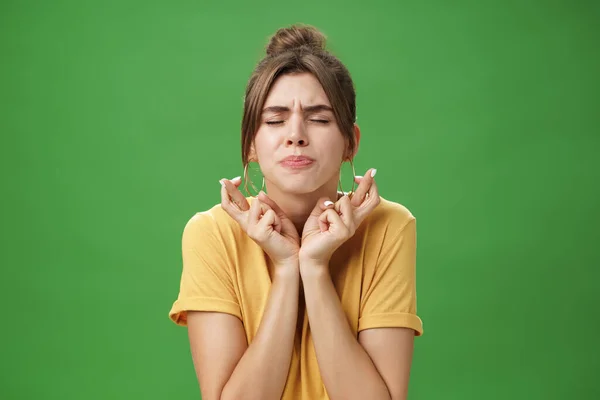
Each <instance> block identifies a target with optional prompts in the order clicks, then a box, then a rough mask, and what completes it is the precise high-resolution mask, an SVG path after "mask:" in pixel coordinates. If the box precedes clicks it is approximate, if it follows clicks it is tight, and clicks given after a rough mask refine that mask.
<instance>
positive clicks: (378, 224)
mask: <svg viewBox="0 0 600 400" xmlns="http://www.w3.org/2000/svg"><path fill="white" fill-rule="evenodd" d="M415 221H416V218H415V216H414V215H413V213H412V212H411V211H410V210H409V209H408V208H407V207H406V206H404V205H403V204H400V203H397V202H394V201H391V200H388V199H385V198H383V197H380V202H379V205H378V206H377V207H376V208H375V209H374V210H373V212H372V213H371V215H370V216H369V217H368V221H367V223H368V225H369V226H370V228H371V229H374V230H379V229H381V230H384V231H388V230H393V231H396V232H397V231H401V230H403V229H404V228H405V227H406V226H407V225H409V224H410V223H413V224H414V222H415Z"/></svg>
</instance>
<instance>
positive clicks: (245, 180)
mask: <svg viewBox="0 0 600 400" xmlns="http://www.w3.org/2000/svg"><path fill="white" fill-rule="evenodd" d="M249 164H250V163H246V165H244V189H245V190H246V193H248V194H249V195H250V196H252V197H258V194H259V193H260V192H261V191H263V190H265V177H264V176H263V178H262V185H261V187H260V190H257V189H256V186H254V183H253V182H252V180H251V179H250V176H249V175H248V165H249ZM248 182H250V186H252V189H254V191H255V192H256V195H253V194H252V193H250V190H248Z"/></svg>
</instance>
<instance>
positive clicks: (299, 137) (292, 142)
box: [285, 116, 308, 147]
mask: <svg viewBox="0 0 600 400" xmlns="http://www.w3.org/2000/svg"><path fill="white" fill-rule="evenodd" d="M289 128H290V130H289V131H288V133H287V137H286V138H285V144H286V146H300V147H304V146H307V145H308V136H307V135H306V127H305V126H304V121H303V120H302V118H300V117H299V116H294V117H292V118H290V125H289Z"/></svg>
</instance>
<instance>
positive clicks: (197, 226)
mask: <svg viewBox="0 0 600 400" xmlns="http://www.w3.org/2000/svg"><path fill="white" fill-rule="evenodd" d="M238 231H240V227H239V225H238V224H237V222H235V221H234V220H233V218H231V217H230V216H229V214H227V212H225V210H223V208H222V207H221V204H215V205H213V206H212V207H210V208H208V209H206V210H203V211H197V212H196V213H195V214H194V215H192V216H191V217H190V218H189V219H188V221H187V222H186V224H185V227H184V230H183V236H184V238H186V237H189V238H198V237H201V236H212V237H220V238H223V237H229V236H232V235H237V234H239V232H238Z"/></svg>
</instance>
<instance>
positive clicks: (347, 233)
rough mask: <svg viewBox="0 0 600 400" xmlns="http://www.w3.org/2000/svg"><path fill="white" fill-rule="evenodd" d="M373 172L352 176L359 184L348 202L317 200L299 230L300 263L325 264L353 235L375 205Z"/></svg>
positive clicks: (376, 193)
mask: <svg viewBox="0 0 600 400" xmlns="http://www.w3.org/2000/svg"><path fill="white" fill-rule="evenodd" d="M373 171H375V170H374V169H371V170H369V171H367V174H366V176H364V177H360V176H359V177H356V180H355V181H356V182H357V183H358V184H359V185H358V188H357V189H356V191H355V192H354V194H353V195H352V199H350V197H348V196H346V195H344V196H342V197H341V198H340V199H339V200H338V201H337V202H336V203H333V202H332V201H331V200H329V199H327V198H321V199H319V201H318V202H317V205H316V206H315V208H314V209H313V211H312V212H311V214H310V216H309V217H308V219H307V221H306V223H305V225H304V229H303V231H302V247H301V248H300V253H299V257H300V259H301V260H308V261H310V262H312V263H316V264H319V265H328V264H329V260H330V259H331V256H332V255H333V253H334V252H335V250H337V249H338V247H340V246H341V245H342V244H343V243H344V242H346V240H348V239H349V238H351V237H352V236H353V235H354V233H355V232H356V229H358V227H359V226H360V224H361V223H362V222H363V221H364V220H365V218H366V217H367V216H368V215H369V214H370V213H371V212H372V211H373V210H374V209H375V207H377V206H378V205H379V202H380V198H379V192H378V191H377V185H376V184H375V179H374V178H373V177H374V175H375V173H374V172H373Z"/></svg>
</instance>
